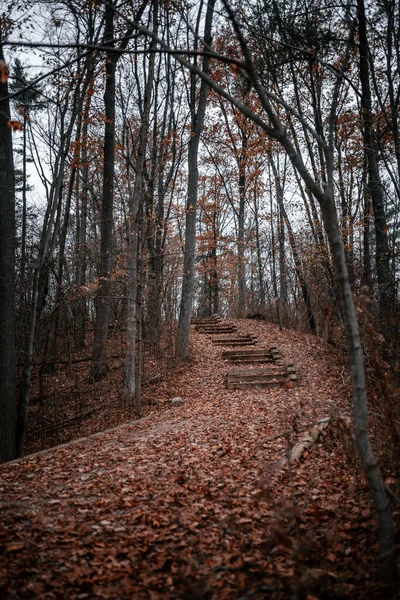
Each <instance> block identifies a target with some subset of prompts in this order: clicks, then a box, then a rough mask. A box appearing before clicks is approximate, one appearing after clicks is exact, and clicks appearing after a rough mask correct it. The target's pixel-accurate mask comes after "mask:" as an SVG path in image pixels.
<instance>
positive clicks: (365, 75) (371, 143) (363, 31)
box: [357, 0, 393, 318]
mask: <svg viewBox="0 0 400 600" xmlns="http://www.w3.org/2000/svg"><path fill="white" fill-rule="evenodd" d="M357 15H358V33H359V38H360V41H359V51H360V82H361V91H362V94H361V113H362V120H363V135H364V151H365V155H366V159H367V169H368V182H367V190H366V193H367V194H369V195H370V198H371V203H372V209H373V214H374V224H375V238H376V271H377V276H378V286H379V302H380V308H381V315H382V316H383V317H386V318H387V316H388V314H390V309H391V301H390V299H391V296H392V292H393V286H392V281H391V275H390V264H389V255H390V251H389V240H388V236H387V231H388V227H387V220H386V211H385V203H384V198H383V189H382V183H381V179H380V175H379V168H378V160H377V145H376V140H375V127H374V121H373V116H372V99H371V89H370V83H369V65H368V55H369V47H368V39H367V24H366V16H365V6H364V0H357Z"/></svg>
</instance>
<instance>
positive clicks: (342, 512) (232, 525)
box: [0, 320, 380, 600]
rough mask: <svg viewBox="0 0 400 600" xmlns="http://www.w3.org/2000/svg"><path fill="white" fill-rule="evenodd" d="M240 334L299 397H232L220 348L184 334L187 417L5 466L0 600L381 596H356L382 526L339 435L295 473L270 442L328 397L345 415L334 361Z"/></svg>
mask: <svg viewBox="0 0 400 600" xmlns="http://www.w3.org/2000/svg"><path fill="white" fill-rule="evenodd" d="M236 323H237V325H238V327H240V329H241V330H242V331H244V332H252V333H256V334H257V336H258V337H259V339H260V341H261V342H262V343H264V344H265V345H266V346H271V345H276V346H277V347H278V348H279V350H280V352H281V354H282V356H283V358H284V360H287V359H289V360H290V359H291V360H292V361H293V362H294V363H295V364H296V365H297V366H298V370H299V378H300V387H299V388H294V389H274V390H240V391H237V390H235V391H229V390H226V389H225V387H224V376H225V373H226V370H227V365H226V363H224V362H223V360H222V349H221V348H218V347H215V346H214V345H213V344H212V342H211V339H210V338H209V337H208V336H205V335H202V334H199V333H196V332H193V336H192V352H193V357H194V358H193V362H192V363H191V364H190V365H189V366H188V368H186V369H183V370H182V371H181V373H180V374H179V375H178V376H177V379H176V381H175V389H174V390H173V392H174V393H173V394H172V395H175V396H180V397H182V398H183V399H184V404H183V405H182V406H179V407H174V408H170V409H168V410H164V411H162V412H159V413H155V414H152V415H150V416H149V417H146V418H145V419H142V420H139V421H133V422H131V423H128V424H126V425H124V426H122V427H117V428H115V429H113V430H109V431H107V432H103V433H102V434H97V435H96V436H92V437H90V438H87V439H84V440H79V441H78V442H74V443H71V444H67V445H64V446H61V447H58V448H57V447H56V448H53V449H50V450H48V451H46V452H42V453H39V454H37V455H32V456H31V457H29V456H28V457H26V458H25V459H23V460H21V461H18V462H15V463H11V464H9V465H5V466H4V467H3V468H2V469H0V494H1V496H0V510H1V514H2V519H1V523H0V598H68V599H73V598H76V599H84V598H115V599H117V598H118V599H124V598H126V599H128V598H129V599H134V600H141V599H147V598H149V599H151V600H161V599H175V598H176V599H184V598H186V599H188V600H189V599H190V600H195V599H196V598H209V599H211V600H220V599H225V598H232V599H233V598H235V599H238V598H243V599H245V598H252V599H253V598H266V597H268V598H276V599H278V598H287V597H292V596H293V593H295V594H302V593H303V592H304V594H309V597H310V598H311V597H315V596H317V597H318V595H319V594H322V595H323V597H324V598H351V597H354V593H357V597H358V598H363V597H365V598H370V597H375V598H378V597H380V596H379V589H378V588H376V589H374V588H373V587H371V586H373V583H372V580H371V584H369V583H368V581H367V583H368V586H367V587H368V589H367V588H365V595H364V587H365V584H366V579H365V578H366V574H367V578H368V574H369V573H372V572H373V569H374V567H373V564H374V552H370V548H369V546H370V545H371V544H375V527H374V525H373V519H372V516H371V512H370V509H369V506H368V502H367V499H366V493H365V490H364V488H363V487H362V485H361V484H360V482H357V481H356V479H355V478H354V472H353V470H352V469H351V468H350V467H349V465H348V461H347V459H346V458H345V457H344V455H343V451H342V448H341V444H340V443H338V441H337V439H336V437H335V435H334V432H332V431H331V429H334V428H333V427H332V428H328V430H327V434H326V436H325V439H324V443H323V444H320V445H318V446H316V447H315V448H314V449H313V451H311V452H309V453H308V454H307V453H306V455H305V456H303V458H302V459H301V461H300V462H299V463H296V465H295V467H294V468H293V473H289V472H288V470H287V469H284V468H281V467H279V462H280V461H281V459H282V458H283V457H284V456H285V453H286V451H287V444H288V441H287V438H285V437H283V438H277V439H273V440H272V439H269V438H271V437H273V436H276V435H277V434H279V433H282V432H284V431H286V430H288V429H289V430H291V429H293V427H300V428H301V427H302V426H303V425H304V426H305V427H307V426H308V425H309V424H311V423H312V422H314V421H316V420H318V419H320V418H322V417H325V416H326V415H327V414H328V404H327V402H328V400H329V399H332V400H333V401H334V402H335V403H336V404H338V405H339V406H341V407H342V408H343V410H345V411H346V412H348V398H349V390H348V388H347V386H345V385H343V383H342V378H341V368H342V367H341V364H340V361H339V357H338V355H337V353H336V351H334V350H332V349H330V348H327V347H326V345H325V344H324V343H323V342H322V341H321V340H317V339H316V338H315V337H313V336H309V335H305V334H300V333H296V332H293V331H283V332H280V331H279V329H278V328H277V327H275V326H274V325H271V324H267V323H264V322H254V321H248V320H242V321H236ZM155 394H156V392H155ZM295 423H296V425H295ZM301 431H304V430H303V429H301ZM298 435H299V434H297V433H296V432H295V431H293V434H292V435H291V436H290V440H289V441H290V443H291V444H293V443H295V441H296V439H297V438H298ZM357 486H358V488H357ZM356 489H358V493H357V494H356V493H355V490H356ZM296 590H297V591H296ZM371 590H372V592H371ZM371 593H372V596H371ZM295 597H296V596H295ZM298 597H300V595H298ZM304 597H305V596H304Z"/></svg>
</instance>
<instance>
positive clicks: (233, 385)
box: [226, 381, 282, 390]
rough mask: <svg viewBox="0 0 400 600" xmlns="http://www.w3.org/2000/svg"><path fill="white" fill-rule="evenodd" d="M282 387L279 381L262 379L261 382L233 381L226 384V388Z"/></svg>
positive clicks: (259, 388) (257, 388) (255, 388)
mask: <svg viewBox="0 0 400 600" xmlns="http://www.w3.org/2000/svg"><path fill="white" fill-rule="evenodd" d="M280 387H282V382H281V381H263V382H257V383H255V382H254V381H252V382H245V383H244V382H240V383H238V382H235V383H229V384H227V386H226V388H227V389H228V390H250V389H251V390H262V389H265V388H270V389H272V388H280Z"/></svg>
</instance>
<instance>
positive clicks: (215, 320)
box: [192, 315, 237, 335]
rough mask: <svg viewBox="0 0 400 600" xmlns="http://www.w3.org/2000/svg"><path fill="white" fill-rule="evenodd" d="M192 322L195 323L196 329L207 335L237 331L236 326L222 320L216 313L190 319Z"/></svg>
mask: <svg viewBox="0 0 400 600" xmlns="http://www.w3.org/2000/svg"><path fill="white" fill-rule="evenodd" d="M192 324H193V325H195V329H196V331H198V332H199V333H206V334H208V335H218V334H224V333H235V332H236V331H237V327H236V325H235V324H234V323H230V322H229V321H223V320H222V319H221V318H220V317H219V316H218V315H214V316H213V317H200V318H199V319H192Z"/></svg>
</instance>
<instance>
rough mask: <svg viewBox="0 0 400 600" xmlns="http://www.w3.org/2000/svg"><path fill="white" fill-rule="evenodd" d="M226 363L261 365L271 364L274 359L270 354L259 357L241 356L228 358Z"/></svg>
mask: <svg viewBox="0 0 400 600" xmlns="http://www.w3.org/2000/svg"><path fill="white" fill-rule="evenodd" d="M228 361H229V362H230V363H231V364H232V365H259V364H262V363H273V362H274V359H273V358H272V356H271V355H270V354H265V356H263V355H261V354H260V355H259V356H241V357H232V358H228Z"/></svg>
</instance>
